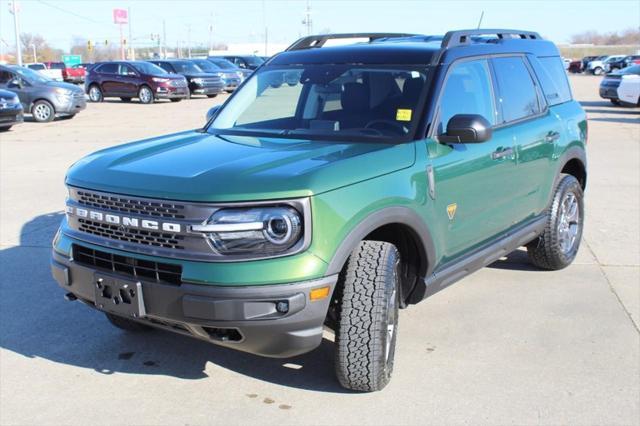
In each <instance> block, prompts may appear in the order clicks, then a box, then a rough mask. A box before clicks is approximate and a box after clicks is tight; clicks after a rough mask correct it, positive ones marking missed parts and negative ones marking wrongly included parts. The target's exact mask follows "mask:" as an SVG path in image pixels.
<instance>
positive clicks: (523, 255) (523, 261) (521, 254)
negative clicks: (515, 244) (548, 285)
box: [487, 247, 539, 271]
mask: <svg viewBox="0 0 640 426" xmlns="http://www.w3.org/2000/svg"><path fill="white" fill-rule="evenodd" d="M487 268H491V269H508V270H512V271H539V269H538V268H536V267H535V266H533V265H532V264H531V262H530V261H529V255H528V254H527V249H526V248H524V247H520V248H519V249H518V250H515V251H513V252H511V253H509V254H507V255H506V256H503V257H501V258H500V259H498V260H496V261H495V262H493V263H492V264H490V265H488V266H487Z"/></svg>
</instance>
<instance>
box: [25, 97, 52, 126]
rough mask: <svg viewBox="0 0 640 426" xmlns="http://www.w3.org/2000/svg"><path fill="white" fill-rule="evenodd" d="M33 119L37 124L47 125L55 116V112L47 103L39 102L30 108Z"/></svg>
mask: <svg viewBox="0 0 640 426" xmlns="http://www.w3.org/2000/svg"><path fill="white" fill-rule="evenodd" d="M31 114H32V115H33V119H34V120H36V121H37V122H38V123H48V122H50V121H52V120H53V119H54V117H55V116H56V111H55V109H53V105H51V103H49V101H45V100H39V101H37V102H36V103H35V104H33V107H32V108H31Z"/></svg>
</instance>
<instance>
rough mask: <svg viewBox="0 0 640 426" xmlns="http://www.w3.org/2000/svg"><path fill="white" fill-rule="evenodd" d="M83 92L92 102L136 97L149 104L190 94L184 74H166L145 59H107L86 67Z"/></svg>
mask: <svg viewBox="0 0 640 426" xmlns="http://www.w3.org/2000/svg"><path fill="white" fill-rule="evenodd" d="M85 91H86V92H87V94H88V95H89V100H91V102H102V100H103V99H104V98H112V97H115V98H120V99H121V100H122V101H123V102H130V101H131V99H133V98H138V99H139V100H140V103H143V104H151V103H153V102H154V101H155V100H156V99H169V100H171V102H179V101H181V100H182V99H186V98H188V97H189V87H188V85H187V80H185V78H184V77H183V76H181V75H177V74H169V73H168V72H166V71H165V70H163V69H162V68H160V67H159V66H157V65H154V64H152V63H149V62H144V61H128V62H126V61H110V62H101V63H99V64H96V65H95V66H92V67H91V68H89V69H88V70H87V77H86V82H85Z"/></svg>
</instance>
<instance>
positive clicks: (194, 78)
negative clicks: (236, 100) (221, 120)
mask: <svg viewBox="0 0 640 426" xmlns="http://www.w3.org/2000/svg"><path fill="white" fill-rule="evenodd" d="M149 62H150V63H152V64H154V65H157V66H158V67H160V68H162V69H163V70H165V71H166V72H168V73H169V74H174V75H175V74H178V75H181V76H183V77H184V78H186V79H187V83H188V85H189V96H192V95H205V96H207V97H208V98H215V97H216V96H218V95H219V94H220V93H222V92H224V86H225V83H224V82H223V81H222V76H221V75H220V74H219V73H218V72H216V73H208V72H204V71H202V69H201V68H198V66H197V65H196V64H195V63H193V62H192V61H189V60H187V59H152V60H150V61H149Z"/></svg>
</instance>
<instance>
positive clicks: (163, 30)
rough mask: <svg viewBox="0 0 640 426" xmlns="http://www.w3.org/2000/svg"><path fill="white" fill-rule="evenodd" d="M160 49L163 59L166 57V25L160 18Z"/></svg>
mask: <svg viewBox="0 0 640 426" xmlns="http://www.w3.org/2000/svg"><path fill="white" fill-rule="evenodd" d="M162 50H163V52H164V56H163V57H164V59H167V25H166V22H165V20H164V19H163V20H162Z"/></svg>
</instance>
